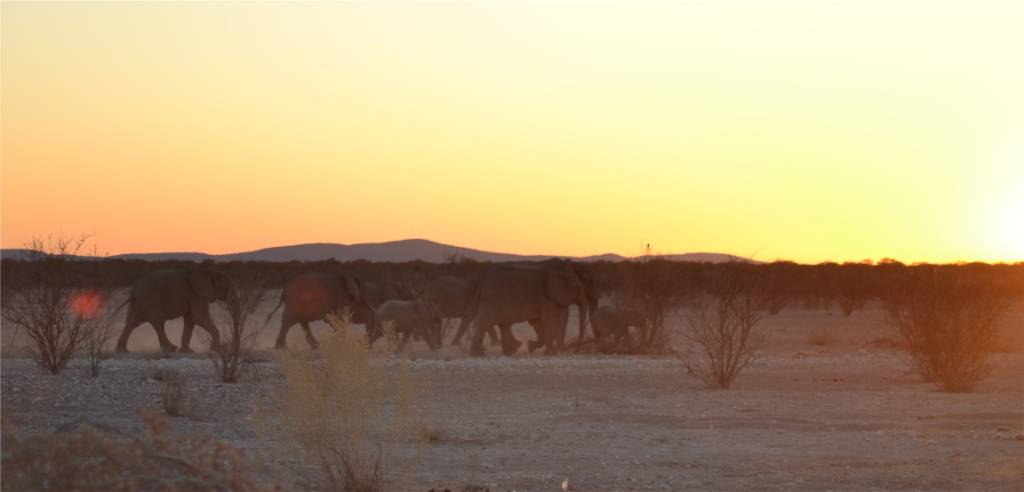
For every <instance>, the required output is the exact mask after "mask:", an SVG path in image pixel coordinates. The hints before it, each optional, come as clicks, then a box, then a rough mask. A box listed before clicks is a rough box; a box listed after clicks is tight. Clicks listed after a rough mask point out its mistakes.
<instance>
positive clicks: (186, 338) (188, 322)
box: [178, 314, 195, 352]
mask: <svg viewBox="0 0 1024 492" xmlns="http://www.w3.org/2000/svg"><path fill="white" fill-rule="evenodd" d="M182 321H183V322H184V323H185V325H184V327H183V328H182V329H181V347H179V348H178V351H179V352H192V347H190V346H189V345H191V343H192V330H194V329H195V321H194V320H193V319H192V315H190V314H186V315H185V317H184V318H183V319H182Z"/></svg>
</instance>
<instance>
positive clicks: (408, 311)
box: [368, 300, 441, 350]
mask: <svg viewBox="0 0 1024 492" xmlns="http://www.w3.org/2000/svg"><path fill="white" fill-rule="evenodd" d="M376 311H377V325H376V326H375V327H374V328H372V329H371V330H370V332H369V337H368V338H369V342H370V344H371V345H372V344H373V342H375V341H376V340H377V339H378V338H380V337H381V335H383V332H382V330H381V329H380V327H381V325H382V324H383V323H385V322H388V321H390V322H391V323H394V330H395V333H396V334H398V335H402V341H401V342H400V345H399V348H401V347H404V346H405V344H406V343H407V342H408V341H409V337H410V336H412V335H418V338H422V339H424V340H426V341H427V345H428V346H429V347H430V350H437V349H439V348H441V311H440V310H439V309H438V308H437V305H436V304H434V303H433V302H430V301H424V300H418V301H398V300H391V301H387V302H385V303H384V304H381V305H380V307H378V308H377V310H376Z"/></svg>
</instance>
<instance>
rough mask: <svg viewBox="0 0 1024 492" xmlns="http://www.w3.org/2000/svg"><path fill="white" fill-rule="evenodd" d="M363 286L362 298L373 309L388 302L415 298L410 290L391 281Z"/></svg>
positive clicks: (368, 283)
mask: <svg viewBox="0 0 1024 492" xmlns="http://www.w3.org/2000/svg"><path fill="white" fill-rule="evenodd" d="M363 286H364V287H363V292H364V294H363V297H364V299H365V300H366V303H367V304H369V305H370V307H372V308H374V309H377V308H378V307H380V305H381V304H384V303H385V302H387V301H390V300H399V301H411V300H413V299H414V298H415V295H414V294H413V291H412V289H410V288H409V287H408V286H406V285H403V284H401V283H398V282H395V281H393V280H382V281H380V282H364V283H363Z"/></svg>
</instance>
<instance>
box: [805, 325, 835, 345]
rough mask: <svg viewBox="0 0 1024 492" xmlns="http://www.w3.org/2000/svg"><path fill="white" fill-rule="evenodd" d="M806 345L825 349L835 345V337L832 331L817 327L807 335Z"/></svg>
mask: <svg viewBox="0 0 1024 492" xmlns="http://www.w3.org/2000/svg"><path fill="white" fill-rule="evenodd" d="M807 343H810V344H811V345H815V346H818V347H825V346H828V345H832V344H833V343H835V335H833V333H832V330H829V329H828V328H825V327H823V326H819V327H817V328H815V329H813V330H811V332H810V333H808V334H807Z"/></svg>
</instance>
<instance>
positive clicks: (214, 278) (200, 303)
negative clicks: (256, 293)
mask: <svg viewBox="0 0 1024 492" xmlns="http://www.w3.org/2000/svg"><path fill="white" fill-rule="evenodd" d="M237 298H238V293H237V292H236V291H235V287H234V285H233V284H232V283H231V280H230V279H229V278H228V276H227V275H225V274H224V273H223V272H218V271H215V270H210V269H206V268H194V269H187V270H157V271H154V272H150V273H149V274H147V275H146V276H144V277H142V278H141V279H139V281H138V282H136V283H135V285H134V286H132V290H131V294H130V295H129V296H128V300H127V301H126V302H127V303H128V317H127V318H126V319H125V323H124V330H122V331H121V336H120V337H118V339H117V351H118V352H127V351H128V337H130V336H131V333H132V331H133V330H135V328H137V327H138V326H139V325H141V324H142V323H149V324H150V325H153V328H154V329H155V330H156V336H157V339H158V340H159V341H160V349H161V350H163V351H164V352H173V351H174V350H175V349H177V348H178V347H175V346H174V344H173V343H171V341H170V340H168V338H167V333H166V332H165V331H164V323H166V322H167V321H168V320H172V319H177V318H183V319H184V322H185V328H184V330H182V332H181V349H180V351H181V352H191V351H192V349H191V347H189V344H190V342H191V340H192V330H193V328H194V326H195V325H199V326H201V327H203V329H205V330H206V331H207V332H208V333H209V334H210V340H211V343H212V344H213V345H214V346H216V345H217V344H219V343H220V330H219V329H218V328H217V325H216V324H215V323H214V322H213V319H212V318H210V303H211V302H215V301H227V302H229V303H231V302H234V301H235V300H237Z"/></svg>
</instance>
